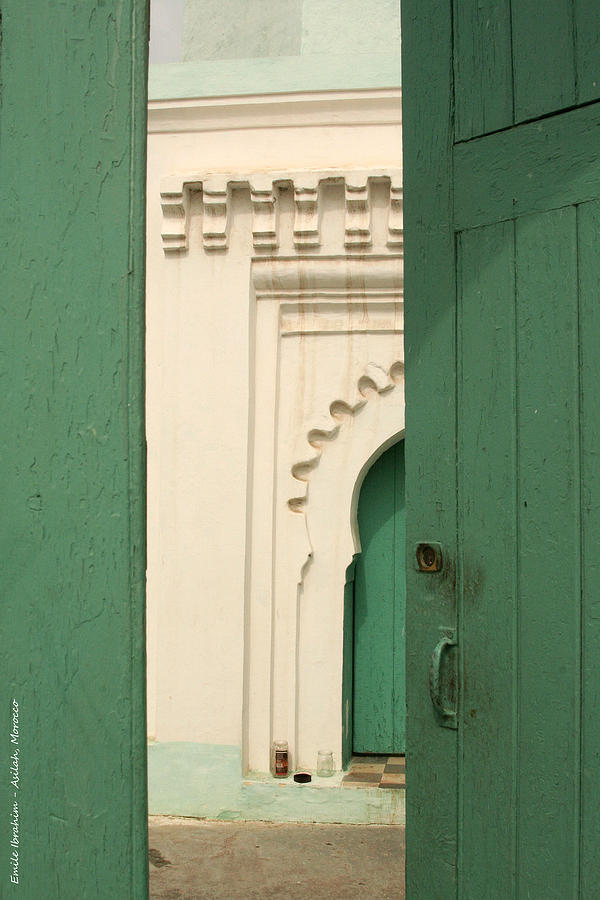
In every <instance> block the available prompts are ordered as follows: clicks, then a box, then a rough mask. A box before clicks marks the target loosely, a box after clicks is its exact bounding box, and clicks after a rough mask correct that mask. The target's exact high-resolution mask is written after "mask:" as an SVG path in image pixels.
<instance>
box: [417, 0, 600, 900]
mask: <svg viewBox="0 0 600 900" xmlns="http://www.w3.org/2000/svg"><path fill="white" fill-rule="evenodd" d="M402 10H403V123H404V142H405V143H404V152H405V161H404V172H405V184H404V196H405V228H406V237H405V299H406V322H405V328H406V398H407V415H406V434H407V438H406V479H407V481H406V484H407V547H408V552H409V553H411V554H412V553H413V552H414V546H415V543H416V542H417V541H422V540H428V541H439V542H440V543H441V544H442V547H443V567H442V570H441V571H440V572H439V573H437V574H433V573H423V572H418V571H417V569H416V567H415V566H413V565H412V564H410V563H409V565H408V567H407V586H408V589H407V701H408V702H407V724H408V734H407V769H408V773H409V776H408V777H409V780H410V789H409V791H408V793H407V896H408V897H410V898H411V900H414V898H422V900H432V898H435V900H438V898H439V900H445V898H453V900H454V898H458V900H465V898H469V900H471V898H472V900H480V898H482V897H485V898H486V900H488V898H489V900H496V898H498V900H505V898H512V897H515V898H516V897H528V898H531V900H547V898H556V900H559V898H564V897H573V898H576V897H584V898H587V897H590V898H591V897H595V896H596V894H597V893H598V883H600V851H599V849H598V848H599V847H600V814H599V813H598V804H597V802H596V799H597V797H598V796H600V766H599V764H598V746H599V745H600V735H599V734H598V731H599V725H598V722H599V721H600V689H599V688H598V675H597V673H598V668H599V666H600V609H599V608H598V604H599V601H598V591H597V579H598V571H597V569H598V565H599V564H598V562H597V552H596V548H597V546H598V541H599V540H600V476H599V474H598V473H599V467H598V459H600V428H599V425H598V423H599V422H600V408H599V406H600V400H599V398H600V361H599V360H600V354H599V353H598V347H599V346H600V288H599V284H600V252H599V247H600V243H599V241H598V237H599V235H600V178H599V177H598V172H600V140H599V135H600V103H598V102H591V103H590V102H589V101H590V100H591V101H594V100H596V99H597V98H598V96H599V92H598V85H599V84H600V80H598V78H597V77H596V75H594V76H593V77H592V75H591V74H590V73H591V72H592V71H594V72H596V71H597V68H598V59H599V58H600V56H599V54H598V52H597V51H598V47H599V46H600V8H599V7H598V4H596V3H594V4H592V3H591V2H589V0H581V2H573V3H567V2H552V3H551V4H549V5H548V4H544V5H543V7H542V5H541V4H538V3H535V2H532V3H530V2H526V3H518V4H516V5H515V3H512V4H505V3H499V4H490V3H487V2H485V0H484V2H483V3H471V2H468V3H465V4H455V9H454V12H455V22H454V27H453V23H452V17H451V12H450V9H449V4H447V3H443V2H441V0H439V2H438V0H427V2H425V3H422V2H416V0H405V2H404V3H403V5H402ZM532 17H534V18H535V17H539V19H540V21H539V22H536V26H535V28H534V27H533V24H532V22H533V19H532ZM583 22H585V23H586V25H585V27H584V26H583V25H582V23H583ZM536 41H537V42H538V46H533V44H534V43H535V42H536ZM507 54H508V57H507ZM543 57H545V58H543ZM507 59H509V60H510V62H508V61H507ZM480 63H482V65H480ZM551 68H553V69H555V70H553V71H552V72H550V69H551ZM453 74H454V76H455V79H454V81H453ZM496 75H497V76H498V85H499V86H500V85H501V86H502V87H501V88H500V87H499V90H498V93H497V95H494V93H493V92H494V82H495V79H496ZM592 82H595V84H594V83H592ZM507 85H508V87H507ZM505 90H509V95H510V98H511V102H510V103H507V102H506V97H502V96H501V93H502V91H505ZM454 101H456V105H454ZM578 103H586V104H587V105H586V106H580V107H579V108H577V104H578ZM511 106H512V110H511ZM569 107H575V108H569ZM550 113H552V115H550ZM524 119H531V120H532V121H529V122H523V120H524ZM517 123H522V124H517ZM467 138H469V140H466V139H467ZM440 628H444V629H452V628H456V629H457V637H458V667H459V668H458V698H459V708H458V726H459V727H458V730H457V732H456V733H454V734H453V733H452V732H451V731H450V729H443V728H440V727H439V723H437V722H436V719H435V715H434V713H433V711H432V708H431V701H430V698H429V696H428V690H427V681H428V667H429V661H430V659H431V653H432V650H433V647H434V646H435V644H436V639H437V635H438V634H439V629H440Z"/></svg>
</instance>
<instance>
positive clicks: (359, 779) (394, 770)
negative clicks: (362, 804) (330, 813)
mask: <svg viewBox="0 0 600 900" xmlns="http://www.w3.org/2000/svg"><path fill="white" fill-rule="evenodd" d="M342 785H343V787H363V788H364V787H380V788H392V789H395V790H400V791H405V790H406V759H405V757H404V756H353V757H352V760H351V762H350V766H349V768H348V772H347V774H346V775H344V777H343V779H342Z"/></svg>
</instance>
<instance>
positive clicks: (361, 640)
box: [352, 440, 406, 755]
mask: <svg viewBox="0 0 600 900" xmlns="http://www.w3.org/2000/svg"><path fill="white" fill-rule="evenodd" d="M358 528H359V534H360V542H361V553H360V554H359V555H358V556H357V557H356V562H355V568H354V615H353V678H352V681H353V688H352V708H353V716H352V751H353V752H354V753H377V754H390V755H391V754H396V753H404V752H405V750H406V683H405V660H406V640H405V614H406V584H405V582H406V549H405V536H406V510H405V498H404V441H403V440H401V441H398V442H397V443H396V444H394V445H393V446H392V447H390V448H389V449H388V450H386V451H385V452H384V453H383V454H382V455H381V456H380V457H379V459H378V460H377V461H376V462H375V463H374V464H373V465H372V466H371V468H370V469H369V471H368V472H367V474H366V476H365V480H364V482H363V484H362V487H361V491H360V497H359V502H358Z"/></svg>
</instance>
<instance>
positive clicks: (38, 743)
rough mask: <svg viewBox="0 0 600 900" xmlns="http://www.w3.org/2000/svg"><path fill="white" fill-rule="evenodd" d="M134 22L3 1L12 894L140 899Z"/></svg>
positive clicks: (133, 3) (121, 3) (138, 220)
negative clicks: (15, 863) (14, 789)
mask: <svg viewBox="0 0 600 900" xmlns="http://www.w3.org/2000/svg"><path fill="white" fill-rule="evenodd" d="M147 18H148V17H147V8H146V4H145V3H140V2H137V0H104V2H92V0H85V2H75V0H71V2H64V3H60V4H46V3H21V2H17V0H3V3H2V29H3V35H2V51H1V83H2V108H1V113H0V127H1V136H2V140H1V144H0V194H1V196H0V208H1V209H2V224H1V226H0V228H1V232H0V254H1V257H2V262H1V268H2V273H3V275H2V282H3V286H2V304H3V310H2V314H3V326H2V369H1V371H2V411H3V422H4V427H3V435H2V462H3V474H4V485H5V491H4V497H3V514H2V529H1V547H2V560H3V565H2V594H3V600H2V605H1V610H2V612H1V614H0V616H1V623H0V625H1V631H2V656H1V662H0V683H1V684H2V688H3V698H4V699H3V712H2V723H3V729H4V733H5V734H7V733H8V732H9V731H10V728H8V727H7V723H8V721H9V717H10V705H11V702H12V699H13V698H15V699H16V701H17V702H18V704H19V710H20V717H19V720H20V726H19V727H20V732H19V741H20V745H19V748H20V758H21V776H22V777H21V781H20V786H19V789H18V801H19V813H20V821H21V834H20V856H21V862H20V873H19V875H20V881H19V886H18V889H16V890H17V892H18V893H19V896H20V897H23V898H27V900H29V898H31V900H34V898H35V900H37V898H40V897H44V898H49V900H70V898H73V900H75V898H77V900H83V898H93V900H96V898H98V897H118V898H121V897H122V898H126V897H127V898H129V897H131V898H144V897H146V896H147V855H146V818H145V815H146V778H145V710H144V700H145V698H144V681H145V672H144V659H145V654H144V579H145V521H144V520H145V474H144V464H145V463H144V461H145V446H144V409H143V403H144V389H143V384H144V381H143V333H144V332H143V322H144V266H143V262H144V242H145V241H144V182H145V106H146V53H147ZM6 746H7V745H6V742H5V747H6ZM7 756H8V754H7ZM7 762H8V760H7ZM2 798H3V799H2V809H3V810H4V812H3V815H2V817H1V825H0V838H1V839H2V844H3V847H7V846H8V836H7V822H8V816H7V814H6V810H7V804H8V801H9V800H10V801H11V803H12V800H13V798H12V796H11V797H8V796H7V784H6V782H5V784H4V785H3V794H2ZM7 863H8V854H7V853H6V852H3V854H2V861H1V863H0V880H1V884H2V888H1V891H2V893H4V891H5V885H7V884H9V875H8V866H7Z"/></svg>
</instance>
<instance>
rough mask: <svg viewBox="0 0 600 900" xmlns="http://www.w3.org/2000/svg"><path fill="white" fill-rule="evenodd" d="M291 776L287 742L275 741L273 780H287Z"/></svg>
mask: <svg viewBox="0 0 600 900" xmlns="http://www.w3.org/2000/svg"><path fill="white" fill-rule="evenodd" d="M288 774H289V750H288V742H287V741H273V743H272V744H271V775H272V776H273V778H287V777H288Z"/></svg>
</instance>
